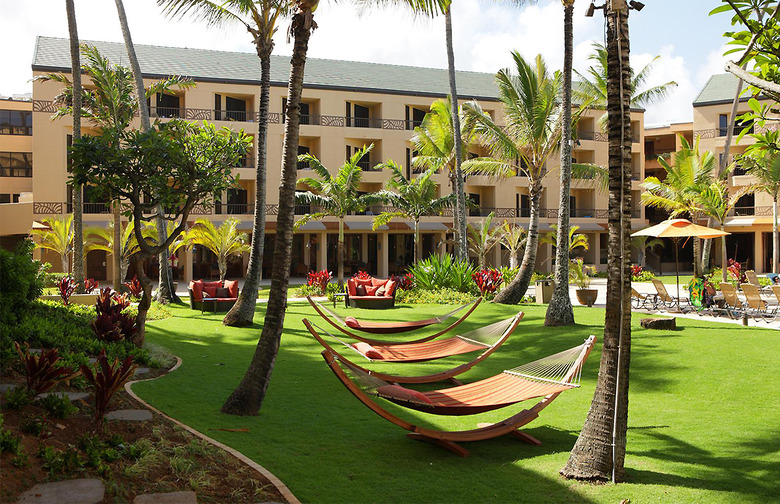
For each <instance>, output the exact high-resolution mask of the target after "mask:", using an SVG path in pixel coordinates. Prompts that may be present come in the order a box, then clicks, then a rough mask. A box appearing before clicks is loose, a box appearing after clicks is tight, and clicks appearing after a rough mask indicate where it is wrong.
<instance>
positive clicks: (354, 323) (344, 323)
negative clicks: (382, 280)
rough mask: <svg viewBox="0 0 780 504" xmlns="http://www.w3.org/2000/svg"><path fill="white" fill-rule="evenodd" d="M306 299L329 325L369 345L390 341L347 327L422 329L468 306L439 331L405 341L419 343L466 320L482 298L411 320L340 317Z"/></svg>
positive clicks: (378, 330)
mask: <svg viewBox="0 0 780 504" xmlns="http://www.w3.org/2000/svg"><path fill="white" fill-rule="evenodd" d="M306 299H308V300H309V303H310V304H311V305H312V307H313V308H314V310H315V311H316V312H317V313H319V314H320V316H321V317H322V318H323V319H325V321H327V322H328V323H329V324H330V325H332V326H333V327H335V328H336V329H338V330H339V331H341V332H342V333H344V334H346V335H347V336H349V337H350V338H354V339H356V340H358V341H363V342H365V343H369V344H371V345H374V344H380V345H381V344H385V343H388V344H389V343H392V342H390V341H381V340H375V339H371V338H366V337H365V336H358V335H357V334H355V333H353V332H351V331H349V330H348V329H356V330H358V331H362V332H367V333H371V334H395V333H402V332H409V331H413V330H415V329H422V328H424V327H427V326H429V325H433V324H438V323H440V322H443V321H445V320H447V319H448V318H450V317H453V316H454V315H455V314H456V313H458V312H459V311H461V310H463V309H464V308H468V307H470V308H469V309H468V311H466V313H465V314H464V315H463V316H462V317H461V318H459V319H458V320H456V321H455V322H454V323H453V324H451V325H449V326H448V327H445V328H444V329H442V330H441V331H439V332H437V333H436V334H432V335H430V336H426V337H424V338H420V339H416V340H413V341H407V342H406V343H419V342H422V341H430V340H432V339H436V338H438V337H439V336H441V335H442V334H444V333H447V332H449V331H451V330H452V329H454V328H455V326H457V325H459V324H460V323H461V322H463V321H464V320H466V318H467V317H468V316H469V315H471V313H472V312H473V311H474V310H475V309H476V307H477V306H478V305H479V303H481V302H482V298H477V300H476V301H472V302H471V303H467V304H465V305H463V306H459V307H458V308H456V309H454V310H452V311H451V312H449V313H445V314H444V315H439V316H438V317H435V318H430V319H425V320H416V321H412V322H370V321H365V320H358V319H356V318H354V317H347V318H345V319H342V318H341V317H339V316H338V315H336V314H335V313H333V312H332V311H331V310H329V309H328V308H326V307H325V306H324V305H322V304H320V303H318V302H317V301H315V300H314V299H312V298H311V296H306Z"/></svg>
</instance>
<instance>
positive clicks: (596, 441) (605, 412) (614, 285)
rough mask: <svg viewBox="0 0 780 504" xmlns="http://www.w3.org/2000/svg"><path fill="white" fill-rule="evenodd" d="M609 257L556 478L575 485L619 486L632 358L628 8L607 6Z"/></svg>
mask: <svg viewBox="0 0 780 504" xmlns="http://www.w3.org/2000/svg"><path fill="white" fill-rule="evenodd" d="M606 9H607V12H605V14H606V16H605V17H606V28H607V30H606V31H607V56H608V57H607V61H608V65H607V68H608V73H607V112H608V113H609V128H608V135H609V188H610V190H609V223H608V226H609V227H608V234H609V237H608V238H609V243H610V248H609V254H608V264H607V271H608V275H609V276H608V277H607V307H606V313H605V319H604V345H603V348H602V351H601V362H600V366H599V376H598V381H597V383H596V390H595V392H594V394H593V401H592V402H591V406H590V410H589V411H588V416H587V418H586V420H585V424H584V425H583V427H582V430H581V431H580V435H579V437H578V438H577V442H576V443H575V445H574V448H573V449H572V451H571V455H570V456H569V459H568V461H567V462H566V466H565V467H564V468H563V469H561V474H562V475H563V476H565V477H567V478H576V479H579V480H609V479H612V480H613V481H614V482H619V481H622V479H623V477H624V472H623V466H624V460H625V455H626V433H627V429H628V384H629V380H628V376H629V374H628V371H629V362H630V357H631V305H630V300H631V291H630V289H631V272H630V261H628V260H627V258H628V257H629V253H630V248H629V243H630V240H631V239H630V233H631V218H630V216H631V214H630V211H631V107H630V94H629V92H627V90H630V89H632V88H631V79H630V74H629V71H628V69H629V45H630V40H629V36H628V5H626V3H625V2H622V3H617V2H608V3H607V7H606Z"/></svg>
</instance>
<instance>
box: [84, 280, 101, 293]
mask: <svg viewBox="0 0 780 504" xmlns="http://www.w3.org/2000/svg"><path fill="white" fill-rule="evenodd" d="M97 289H100V282H98V281H97V280H95V279H94V278H85V279H84V292H85V293H87V294H92V292H94V291H96V290H97Z"/></svg>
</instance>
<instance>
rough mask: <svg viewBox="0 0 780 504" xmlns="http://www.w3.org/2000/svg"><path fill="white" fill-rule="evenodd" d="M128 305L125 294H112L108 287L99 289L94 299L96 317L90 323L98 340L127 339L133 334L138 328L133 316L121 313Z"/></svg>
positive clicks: (128, 300)
mask: <svg viewBox="0 0 780 504" xmlns="http://www.w3.org/2000/svg"><path fill="white" fill-rule="evenodd" d="M128 306H130V298H129V296H128V295H127V294H116V293H113V294H112V292H111V288H110V287H106V288H104V289H103V290H101V291H100V294H99V295H98V298H97V300H96V301H95V312H96V313H97V318H96V319H95V320H94V321H93V322H92V324H90V327H91V328H92V332H93V333H95V337H97V339H98V340H99V341H119V340H123V339H128V340H129V339H131V338H132V337H133V336H135V333H136V331H137V330H138V328H137V327H136V325H135V317H131V316H130V315H128V314H127V313H123V310H124V309H125V308H127V307H128Z"/></svg>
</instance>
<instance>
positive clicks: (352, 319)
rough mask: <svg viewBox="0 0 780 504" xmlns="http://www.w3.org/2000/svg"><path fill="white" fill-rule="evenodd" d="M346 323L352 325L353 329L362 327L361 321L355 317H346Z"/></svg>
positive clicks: (348, 325)
mask: <svg viewBox="0 0 780 504" xmlns="http://www.w3.org/2000/svg"><path fill="white" fill-rule="evenodd" d="M344 323H345V324H347V327H351V328H352V329H358V328H359V327H360V322H358V321H357V319H356V318H355V317H347V318H345V319H344Z"/></svg>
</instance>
